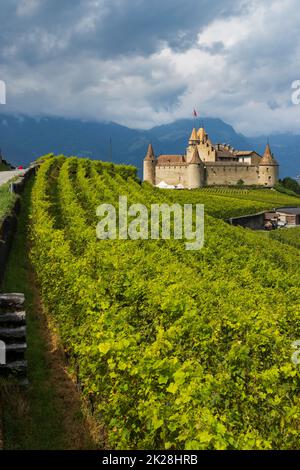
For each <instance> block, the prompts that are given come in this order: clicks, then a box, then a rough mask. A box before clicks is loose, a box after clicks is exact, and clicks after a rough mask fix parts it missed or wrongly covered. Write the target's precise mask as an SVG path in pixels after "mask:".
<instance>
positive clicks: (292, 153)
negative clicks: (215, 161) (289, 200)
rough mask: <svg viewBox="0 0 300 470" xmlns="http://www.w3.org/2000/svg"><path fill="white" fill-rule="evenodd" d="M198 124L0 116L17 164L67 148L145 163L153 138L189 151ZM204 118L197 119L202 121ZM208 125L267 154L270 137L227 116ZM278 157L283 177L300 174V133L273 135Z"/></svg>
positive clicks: (221, 137)
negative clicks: (143, 126) (250, 133)
mask: <svg viewBox="0 0 300 470" xmlns="http://www.w3.org/2000/svg"><path fill="white" fill-rule="evenodd" d="M193 125H194V122H193V120H192V119H182V120H178V121H176V122H173V123H171V124H165V125H162V126H157V127H154V128H153V129H151V130H149V131H141V130H136V129H129V128H127V127H125V126H121V125H119V124H115V123H98V122H90V121H81V120H79V119H64V118H58V117H44V118H32V117H28V116H14V115H4V114H2V115H0V147H1V148H2V151H3V154H4V156H5V157H6V158H7V159H8V161H10V162H11V163H13V164H15V165H25V166H26V165H28V163H30V162H32V161H33V160H35V159H36V158H37V157H39V156H40V155H43V154H46V153H50V152H53V153H57V154H59V153H63V154H65V155H77V156H82V157H83V156H86V157H91V158H95V159H101V160H111V159H112V161H114V162H116V163H127V164H132V165H135V166H137V167H138V168H139V172H140V174H141V169H142V160H143V158H144V155H145V153H146V150H147V145H148V143H149V142H152V144H153V147H154V150H155V153H156V154H160V153H184V152H185V148H186V145H187V140H188V138H189V135H190V133H191V129H192V127H193ZM200 125H201V122H200V121H198V120H196V126H197V127H199V126H200ZM204 126H205V128H206V130H207V132H208V134H209V136H210V138H211V140H212V141H213V142H215V143H217V142H219V143H229V144H231V145H232V146H233V147H235V148H238V149H241V150H250V149H254V150H256V151H258V152H259V153H262V152H263V150H264V147H265V145H266V142H267V137H265V136H261V137H255V138H250V137H245V136H243V135H241V134H238V133H237V132H235V130H234V129H233V127H232V126H230V125H228V124H226V123H225V122H223V121H222V120H221V119H215V118H207V119H205V121H204ZM270 143H271V146H272V149H273V151H274V154H275V156H276V157H277V159H278V161H279V162H280V164H281V176H287V175H290V176H293V177H295V176H297V175H299V174H300V158H299V153H298V149H300V135H291V134H284V135H283V134H281V135H274V136H271V137H270Z"/></svg>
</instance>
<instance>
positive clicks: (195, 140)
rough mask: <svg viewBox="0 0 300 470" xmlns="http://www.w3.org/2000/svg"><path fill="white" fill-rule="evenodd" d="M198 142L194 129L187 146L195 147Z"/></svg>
mask: <svg viewBox="0 0 300 470" xmlns="http://www.w3.org/2000/svg"><path fill="white" fill-rule="evenodd" d="M198 142H199V138H198V136H197V131H196V129H195V128H194V129H193V130H192V133H191V137H190V139H189V145H196V144H197V143H198Z"/></svg>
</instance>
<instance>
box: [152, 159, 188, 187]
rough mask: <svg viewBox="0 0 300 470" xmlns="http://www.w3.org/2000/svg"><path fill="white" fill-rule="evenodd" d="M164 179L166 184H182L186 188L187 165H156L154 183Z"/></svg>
mask: <svg viewBox="0 0 300 470" xmlns="http://www.w3.org/2000/svg"><path fill="white" fill-rule="evenodd" d="M162 181H164V182H165V183H167V184H172V185H177V184H179V183H180V184H182V185H183V186H184V187H186V188H188V183H189V181H188V166H187V165H173V166H172V165H168V166H160V165H158V166H156V178H155V184H159V183H161V182H162Z"/></svg>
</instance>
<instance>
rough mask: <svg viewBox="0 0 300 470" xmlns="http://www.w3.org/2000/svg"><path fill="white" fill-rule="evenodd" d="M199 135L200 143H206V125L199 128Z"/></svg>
mask: <svg viewBox="0 0 300 470" xmlns="http://www.w3.org/2000/svg"><path fill="white" fill-rule="evenodd" d="M197 135H198V139H199V140H200V143H201V144H205V143H206V141H207V134H206V132H205V129H204V127H200V129H199V130H198V133H197Z"/></svg>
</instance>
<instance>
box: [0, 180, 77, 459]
mask: <svg viewBox="0 0 300 470" xmlns="http://www.w3.org/2000/svg"><path fill="white" fill-rule="evenodd" d="M31 189H32V182H30V183H28V184H27V187H26V189H25V192H24V194H23V197H22V209H21V213H20V217H19V225H18V231H17V234H16V237H15V240H14V243H13V247H12V250H11V254H10V257H9V262H8V265H7V269H6V273H5V278H4V281H3V285H2V289H1V290H2V291H4V292H23V293H24V294H25V298H26V314H27V345H28V350H27V360H28V366H29V369H28V370H29V372H28V374H29V376H28V377H29V381H30V385H29V387H28V388H26V389H20V387H19V386H16V385H14V384H9V383H7V382H3V381H2V383H1V384H0V400H1V399H2V400H1V401H2V412H3V423H4V424H3V427H4V447H5V449H7V450H17V449H26V450H32V449H43V450H53V449H62V450H63V449H65V448H69V447H70V436H68V435H67V432H66V429H65V427H64V424H63V415H64V413H66V412H68V410H64V408H67V404H66V403H64V402H63V399H62V395H63V391H62V390H59V387H62V384H59V383H57V384H55V381H54V380H53V379H52V380H51V373H52V372H51V367H49V352H48V355H47V346H46V344H45V343H46V341H45V334H43V328H44V329H45V325H44V326H43V325H42V319H41V315H40V312H39V311H38V307H37V297H38V291H37V289H36V288H35V286H34V277H33V272H32V268H31V265H30V261H29V255H28V251H29V250H28V225H29V212H30V195H31ZM46 328H47V327H46ZM50 366H51V364H50ZM58 395H61V396H60V397H59V396H58ZM78 408H79V409H77V411H76V413H74V416H73V418H72V419H73V421H75V426H76V425H78V427H80V429H82V414H81V413H80V406H79V407H78ZM75 414H77V416H75ZM72 426H73V428H74V422H72V425H71V427H72ZM73 440H74V439H73ZM75 440H76V437H75Z"/></svg>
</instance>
